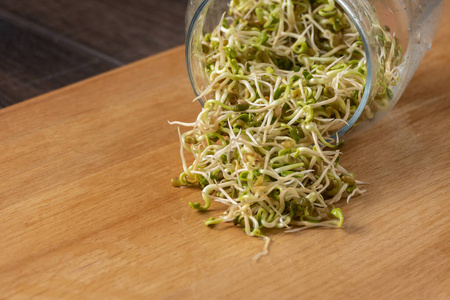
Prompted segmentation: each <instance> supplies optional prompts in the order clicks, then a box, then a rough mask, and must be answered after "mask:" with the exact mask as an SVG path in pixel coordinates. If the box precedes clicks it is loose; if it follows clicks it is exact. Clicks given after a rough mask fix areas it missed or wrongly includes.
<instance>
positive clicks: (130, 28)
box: [0, 0, 187, 107]
mask: <svg viewBox="0 0 450 300" xmlns="http://www.w3.org/2000/svg"><path fill="white" fill-rule="evenodd" d="M186 5H187V0H128V1H123V0H80V1H77V0H39V1H36V0H2V1H0V107H5V106H8V105H11V104H14V103H17V102H20V101H22V100H25V99H28V98H31V97H34V96H37V95H40V94H42V93H45V92H49V91H51V90H54V89H57V88H60V87H63V86H65V85H68V84H70V83H73V82H77V81H79V80H81V79H84V78H88V77H91V76H93V75H96V74H99V73H102V72H105V71H107V70H111V69H113V68H116V67H119V66H122V65H124V64H127V63H130V62H133V61H136V60H138V59H141V58H144V57H147V56H149V55H152V54H155V53H158V52H161V51H163V50H166V49H169V48H172V47H174V46H177V45H180V44H182V43H183V42H184V14H185V9H186Z"/></svg>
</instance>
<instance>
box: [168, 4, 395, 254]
mask: <svg viewBox="0 0 450 300" xmlns="http://www.w3.org/2000/svg"><path fill="white" fill-rule="evenodd" d="M381 32H383V33H384V36H383V39H384V40H383V41H384V42H385V41H386V40H388V39H389V42H385V44H384V45H385V49H386V51H385V52H383V53H381V54H380V55H381V56H382V57H383V59H384V61H385V62H386V63H385V69H383V72H384V73H386V75H385V76H383V77H382V78H383V80H381V83H382V85H384V91H383V90H381V91H380V92H379V94H378V95H377V98H376V99H374V100H373V101H371V103H372V105H371V106H370V107H369V106H367V107H366V109H367V110H368V113H367V114H366V115H370V114H373V109H376V107H380V106H382V105H385V103H386V102H388V98H389V97H388V96H389V87H390V86H392V85H393V84H394V83H395V81H396V77H395V75H393V74H395V72H396V71H395V68H396V66H397V65H398V62H399V54H398V53H397V50H396V46H395V43H394V40H395V39H393V38H392V37H390V35H389V33H386V32H385V31H381ZM380 39H381V38H380ZM202 46H203V51H204V54H205V71H206V72H207V74H208V75H209V78H210V81H211V84H210V85H209V86H207V87H206V88H205V90H204V93H203V94H202V95H201V97H204V98H205V97H209V98H208V99H206V100H207V101H205V105H204V108H203V110H202V111H201V113H200V114H199V116H198V118H197V120H196V121H195V122H193V123H181V122H173V123H175V124H178V125H182V126H186V127H189V128H190V130H189V131H187V132H184V133H183V134H180V140H181V157H182V162H183V172H182V173H181V175H180V176H179V178H175V179H173V180H172V183H173V185H174V186H191V187H200V188H202V197H203V200H204V204H202V203H189V204H190V205H191V206H192V207H193V208H195V209H198V210H207V209H208V208H209V206H210V204H211V201H212V200H214V201H216V202H219V203H221V204H223V205H225V206H226V211H225V212H224V214H223V215H222V216H220V217H217V218H211V219H209V220H207V221H206V224H207V225H212V224H218V223H223V222H233V223H234V224H235V225H240V226H242V228H243V230H244V231H245V233H246V234H247V235H249V236H256V237H260V238H262V239H264V240H265V247H264V251H263V252H261V253H259V254H258V255H257V256H255V259H257V258H259V257H260V256H261V255H265V254H267V253H268V245H269V242H270V239H269V238H268V237H267V236H265V235H264V233H263V232H262V230H263V229H264V228H274V227H275V228H285V229H287V231H288V232H294V231H298V230H303V229H306V228H313V227H319V226H320V227H332V228H338V227H342V224H343V220H344V217H343V214H342V212H341V210H340V209H339V208H336V207H335V206H334V205H335V204H336V203H337V202H339V201H340V200H341V199H347V201H349V200H350V198H351V197H352V196H355V195H358V194H362V193H363V192H364V191H363V190H361V189H360V188H359V184H358V181H356V180H355V177H354V175H353V174H352V173H349V172H347V171H346V170H345V169H344V168H343V167H342V166H341V165H340V164H339V158H340V155H341V152H340V151H339V148H340V147H341V146H342V141H340V142H339V141H338V140H337V139H335V138H333V137H334V136H336V135H335V133H336V132H337V131H338V130H339V129H340V128H341V127H342V126H343V125H344V124H346V123H347V122H348V120H349V119H350V118H351V116H352V115H353V113H354V112H355V110H356V108H357V107H358V105H359V103H360V101H361V97H362V95H363V92H364V88H365V82H366V58H365V52H364V49H363V45H362V42H361V39H360V38H359V35H358V33H357V31H356V29H355V28H354V26H353V25H352V24H351V22H349V20H348V18H347V17H346V15H345V14H344V12H343V11H342V10H341V9H340V8H339V7H337V6H336V5H335V3H334V1H333V0H329V1H326V0H325V1H324V0H316V1H310V0H295V1H294V0H261V1H256V0H233V1H232V2H231V3H230V11H229V14H228V16H227V17H225V16H224V17H223V18H222V20H221V22H220V24H219V26H218V27H217V28H216V30H214V32H212V33H211V34H206V35H205V37H204V40H203V44H202ZM391 93H392V92H391ZM207 95H208V96H207ZM373 103H375V104H373ZM374 107H375V108H374ZM185 151H188V152H190V153H191V154H192V155H193V162H192V164H191V165H190V166H188V165H187V163H186V159H185V157H184V152H185Z"/></svg>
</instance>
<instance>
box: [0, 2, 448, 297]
mask: <svg viewBox="0 0 450 300" xmlns="http://www.w3.org/2000/svg"><path fill="white" fill-rule="evenodd" d="M446 9H447V10H446V12H450V11H449V10H448V9H449V7H448V6H447V8H446ZM449 37H450V20H449V19H446V20H444V23H443V25H442V27H441V29H440V31H439V34H438V37H437V39H436V41H435V42H434V44H433V48H432V50H431V51H430V52H429V53H428V54H427V55H426V57H425V58H424V60H423V62H422V64H421V66H420V68H419V70H418V71H417V73H416V76H415V77H414V78H413V80H412V82H411V83H410V85H409V86H408V88H407V90H406V92H405V93H404V95H403V97H402V99H401V100H400V102H399V104H398V105H397V106H396V107H395V108H394V109H393V111H392V112H391V113H390V114H389V115H388V116H387V117H385V118H384V119H383V121H382V122H381V123H379V124H377V125H375V126H374V127H372V128H371V129H369V130H368V131H366V132H365V133H364V134H360V135H354V136H353V137H349V139H348V140H347V141H346V142H347V143H346V146H345V147H344V149H343V150H344V157H343V159H342V164H343V165H344V166H345V167H347V168H348V169H349V170H353V171H355V173H356V175H357V176H358V177H359V178H360V179H362V180H365V181H368V182H370V183H371V184H370V185H369V186H368V187H367V190H368V192H367V193H366V194H365V195H363V196H362V197H359V198H355V199H354V200H353V201H352V202H351V203H350V204H348V205H343V206H342V210H343V212H344V214H345V216H346V220H345V228H344V229H343V230H307V231H303V232H300V233H296V234H287V233H284V232H282V231H274V232H271V236H272V238H273V243H272V244H271V246H270V254H269V255H268V256H266V257H263V258H262V259H261V260H260V261H259V262H256V263H255V262H254V261H253V260H252V257H253V256H254V254H256V253H257V252H259V251H260V250H261V249H262V247H263V242H262V241H261V240H258V239H256V238H250V237H247V236H246V235H245V234H243V233H242V231H241V230H240V229H238V228H235V227H233V226H232V225H229V224H225V225H223V226H216V227H215V228H208V227H206V226H204V225H203V221H204V220H206V219H208V218H209V217H211V216H214V215H218V214H220V213H221V211H222V209H223V208H222V207H221V206H220V205H219V204H217V203H215V204H214V205H213V206H212V210H211V211H209V212H206V213H203V214H201V213H198V212H196V211H193V210H192V209H191V208H190V207H189V206H188V205H187V203H188V202H189V201H196V200H197V199H199V197H200V192H199V191H198V190H191V189H176V188H172V187H171V185H170V178H171V177H173V176H176V175H177V174H178V172H179V171H180V169H181V163H180V159H179V154H178V152H179V145H178V138H177V128H176V127H174V126H170V125H168V124H167V120H181V121H190V120H193V119H194V118H195V117H196V115H197V113H198V112H199V110H200V106H199V105H198V104H197V103H192V102H191V99H192V98H193V93H192V91H191V88H190V85H189V82H188V78H187V74H186V71H185V69H184V54H183V53H184V52H183V51H184V49H183V48H181V47H179V48H175V49H173V50H170V51H168V52H164V53H162V54H159V55H156V56H153V57H150V58H148V59H145V60H142V61H139V62H137V63H134V64H131V65H128V66H126V67H122V68H120V69H117V70H114V71H112V72H108V73H106V74H103V75H101V76H98V77H94V78H92V79H89V80H87V81H84V82H80V83H77V84H75V85H71V86H68V87H66V88H64V89H61V90H57V91H54V92H52V93H49V94H46V95H43V96H41V97H38V98H35V99H32V100H29V101H26V102H23V103H19V104H17V105H13V106H10V107H7V108H5V109H3V110H0V128H2V130H1V131H0V153H1V155H0V165H1V166H2V168H1V169H0V220H2V222H1V223H0V232H1V233H2V234H1V235H0V249H1V252H0V298H2V299H61V298H63V299H205V298H207V297H209V298H213V299H216V298H217V299H228V298H231V297H242V298H246V299H247V298H248V299H260V298H277V299H294V298H298V299H311V298H312V299H323V298H325V299H331V298H332V299H448V298H449V297H450V288H449V287H450V279H449V276H448V274H450V243H449V242H450V241H449V236H450V225H449V224H450V217H449V214H448V209H447V205H448V200H449V194H450V188H449V186H450V185H449V184H450V155H449V153H450V152H449V150H450V132H449V131H448V128H449V126H450V118H449V117H448V112H449V111H450V85H449V84H448V81H449V79H450V70H449V69H448V68H445V66H448V65H449V63H450V53H449V52H448V50H447V49H448V47H449V46H450V41H449Z"/></svg>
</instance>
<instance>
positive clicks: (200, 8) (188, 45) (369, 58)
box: [185, 0, 373, 137]
mask: <svg viewBox="0 0 450 300" xmlns="http://www.w3.org/2000/svg"><path fill="white" fill-rule="evenodd" d="M210 2H211V0H203V1H202V3H200V5H199V6H198V8H197V10H196V11H195V13H194V15H193V17H192V20H191V22H190V24H189V28H188V30H187V32H186V42H185V58H186V66H187V71H188V74H189V80H190V82H191V86H192V88H193V90H194V93H195V96H196V97H198V96H199V95H200V94H199V91H198V90H197V88H196V82H195V79H194V74H193V72H192V62H191V55H190V53H191V51H192V44H193V43H192V40H193V37H194V36H193V33H194V28H195V25H196V23H197V22H198V20H199V17H200V15H201V13H202V11H203V10H204V9H205V7H207V5H208V4H209V3H210ZM336 2H337V3H338V4H339V6H340V7H341V8H342V9H343V10H344V11H345V13H346V14H347V16H348V17H349V18H350V20H351V21H352V23H353V25H355V27H356V30H358V33H359V35H360V37H361V40H362V43H363V46H364V52H365V54H366V65H367V75H366V84H365V87H364V93H363V96H362V99H361V102H360V103H359V105H358V108H357V109H356V111H355V113H354V114H353V116H352V117H351V118H350V120H349V121H348V122H347V123H346V124H345V125H344V127H342V128H341V129H340V130H339V131H338V132H337V133H336V135H337V136H339V137H342V136H343V135H344V134H345V133H346V132H347V131H349V130H350V128H352V127H353V125H355V123H356V121H357V120H358V119H359V117H360V116H361V114H362V113H363V111H364V108H365V107H366V105H367V103H368V101H369V97H370V87H371V86H372V69H373V66H372V53H371V51H370V49H371V48H370V44H369V38H368V36H367V34H366V32H365V31H364V30H363V28H362V25H361V21H360V20H359V18H358V17H357V15H356V13H355V12H353V11H352V10H351V9H350V7H349V6H348V5H347V4H346V3H345V1H343V0H336ZM198 101H199V102H200V104H201V105H202V107H203V105H204V103H203V99H201V98H198Z"/></svg>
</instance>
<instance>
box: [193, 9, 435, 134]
mask: <svg viewBox="0 0 450 300" xmlns="http://www.w3.org/2000/svg"><path fill="white" fill-rule="evenodd" d="M229 2H230V0H189V3H188V7H187V11H186V64H187V69H188V73H189V78H190V81H191V84H192V87H193V89H194V92H195V93H196V94H197V95H200V94H201V92H202V91H203V90H204V89H205V88H206V87H207V86H208V84H209V82H210V81H209V78H208V76H207V75H206V72H205V60H204V57H203V52H202V46H201V43H202V38H203V35H204V34H205V33H208V32H212V31H213V30H214V28H215V27H216V26H217V24H218V23H219V21H220V18H221V17H222V15H223V13H224V12H226V11H227V10H228V4H229ZM336 3H338V4H339V5H340V6H341V8H342V9H343V10H344V11H345V12H346V13H347V15H348V16H349V18H350V19H351V21H352V22H353V23H354V24H355V27H356V28H357V30H358V32H359V34H360V36H361V39H362V41H363V44H364V49H365V52H366V59H367V78H366V86H365V89H364V94H363V97H362V100H361V103H360V105H359V106H358V108H357V110H356V112H355V113H354V114H353V116H352V118H351V119H350V120H349V122H348V124H346V125H344V126H343V127H342V128H341V129H340V131H339V132H338V133H339V135H341V136H342V135H343V134H344V133H346V132H347V131H348V130H349V129H350V128H352V127H355V126H354V125H355V124H358V125H359V126H358V128H361V129H364V128H367V127H368V126H370V125H371V124H373V123H374V122H376V121H377V120H379V119H380V118H381V117H383V116H384V115H385V114H386V113H387V112H388V111H389V110H390V109H391V108H392V107H393V106H394V105H395V103H396V102H397V101H398V99H399V98H400V96H401V95H402V93H403V91H404V90H405V88H406V86H407V84H408V82H409V81H410V80H411V78H412V76H413V74H414V72H415V70H416V69H417V67H418V66H419V63H420V61H421V59H422V57H423V56H424V54H425V52H426V51H428V50H429V49H430V48H431V43H432V40H433V37H434V35H435V33H436V31H437V29H438V27H439V24H440V19H441V15H442V10H443V4H444V1H443V0H336ZM380 26H383V27H386V26H387V27H388V28H389V30H390V33H391V34H395V36H396V37H397V38H398V41H399V44H400V46H401V47H402V63H401V65H400V68H399V75H400V76H399V81H398V83H397V84H396V85H395V86H394V87H393V88H392V95H391V97H390V100H389V105H386V106H385V107H382V108H380V107H379V106H378V107H377V108H376V109H368V108H370V107H371V106H373V105H376V103H375V101H374V99H375V97H376V94H377V92H378V89H379V79H380V76H382V74H381V73H380V70H381V69H380V68H381V67H382V66H381V63H380V59H379V56H380V52H381V51H382V49H381V48H382V45H380V42H379V40H378V39H377V38H376V37H377V35H378V34H379V33H380V32H379V28H380ZM203 100H204V99H199V101H200V103H201V104H202V105H203ZM367 114H370V116H368V115H367Z"/></svg>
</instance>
